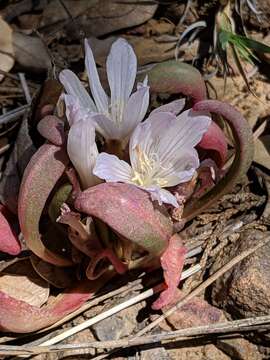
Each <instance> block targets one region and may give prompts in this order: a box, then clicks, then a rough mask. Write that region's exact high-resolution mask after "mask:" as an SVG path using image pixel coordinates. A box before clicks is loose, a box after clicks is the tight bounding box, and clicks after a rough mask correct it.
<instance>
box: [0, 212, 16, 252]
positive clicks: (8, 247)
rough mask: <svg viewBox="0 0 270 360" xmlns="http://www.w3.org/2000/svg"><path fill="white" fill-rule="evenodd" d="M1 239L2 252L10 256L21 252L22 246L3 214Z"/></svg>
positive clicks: (0, 220) (0, 223)
mask: <svg viewBox="0 0 270 360" xmlns="http://www.w3.org/2000/svg"><path fill="white" fill-rule="evenodd" d="M0 239H1V240H0V251H3V252H5V253H8V254H10V255H18V254H19V253H20V252H21V244H20V242H19V240H18V238H17V236H16V235H15V233H14V232H13V231H12V229H11V227H10V225H9V223H8V221H7V219H6V218H5V216H4V215H3V213H2V212H0Z"/></svg>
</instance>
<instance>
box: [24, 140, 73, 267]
mask: <svg viewBox="0 0 270 360" xmlns="http://www.w3.org/2000/svg"><path fill="white" fill-rule="evenodd" d="M68 163H69V159H68V157H67V154H66V152H65V151H64V150H63V149H62V148H60V147H58V146H55V145H52V144H44V145H42V146H41V147H40V148H39V149H38V151H37V152H36V153H35V154H34V155H33V157H32V158H31V160H30V162H29V163H28V165H27V167H26V169H25V172H24V175H23V179H22V183H21V187H20V193H19V200H18V215H19V222H20V227H21V232H22V234H23V236H24V239H25V242H26V245H27V246H28V248H29V249H30V250H32V251H33V253H35V254H36V255H37V256H39V257H40V258H41V259H42V260H44V261H47V262H49V263H51V264H55V265H59V266H69V265H71V261H69V260H68V259H66V258H64V257H62V256H60V255H58V254H56V253H53V252H51V251H50V250H48V249H47V248H46V247H45V246H44V244H43V242H42V240H41V236H40V232H39V220H40V217H41V214H42V212H43V209H44V206H45V204H46V201H47V199H48V197H49V195H50V193H51V191H52V190H53V188H54V186H55V184H56V183H57V181H58V180H59V179H60V177H61V176H62V175H63V173H64V171H65V168H66V166H67V164H68Z"/></svg>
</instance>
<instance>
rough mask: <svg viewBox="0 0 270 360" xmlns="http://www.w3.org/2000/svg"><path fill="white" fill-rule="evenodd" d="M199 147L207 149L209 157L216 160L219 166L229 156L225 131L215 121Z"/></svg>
mask: <svg viewBox="0 0 270 360" xmlns="http://www.w3.org/2000/svg"><path fill="white" fill-rule="evenodd" d="M198 147H199V149H203V150H206V153H207V158H212V159H213V160H215V162H216V164H217V166H218V167H219V168H221V167H222V166H223V165H224V163H225V161H226V158H227V141H226V138H225V135H224V133H223V131H222V130H221V128H220V127H219V126H218V125H217V124H216V123H215V122H214V121H212V122H211V125H210V126H209V128H208V131H207V132H206V133H205V134H204V135H203V138H202V140H201V141H200V143H199V144H198Z"/></svg>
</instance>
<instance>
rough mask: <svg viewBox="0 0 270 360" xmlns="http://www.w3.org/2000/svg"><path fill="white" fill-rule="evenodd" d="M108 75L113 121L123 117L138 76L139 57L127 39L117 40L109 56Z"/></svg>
mask: <svg viewBox="0 0 270 360" xmlns="http://www.w3.org/2000/svg"><path fill="white" fill-rule="evenodd" d="M106 65H107V76H108V81H109V85H110V89H111V114H112V119H113V121H117V120H118V119H121V117H122V114H123V110H124V106H125V103H126V102H127V100H128V98H129V96H130V94H131V91H132V88H133V85H134V82H135V77H136V72H137V59H136V55H135V53H134V50H133V49H132V47H131V45H129V43H128V42H127V41H126V40H125V39H121V38H120V39H118V40H116V41H115V42H114V43H113V44H112V47H111V51H110V53H109V56H108V58H107V63H106Z"/></svg>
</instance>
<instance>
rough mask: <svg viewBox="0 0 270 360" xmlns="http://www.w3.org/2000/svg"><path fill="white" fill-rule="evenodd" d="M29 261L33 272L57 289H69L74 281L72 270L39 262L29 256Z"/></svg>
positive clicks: (33, 256)
mask: <svg viewBox="0 0 270 360" xmlns="http://www.w3.org/2000/svg"><path fill="white" fill-rule="evenodd" d="M30 260H31V263H32V265H33V268H34V269H35V271H36V272H37V273H38V274H39V275H40V276H41V277H42V278H43V279H45V280H46V282H48V283H49V284H52V285H53V286H55V287H57V288H60V289H61V288H62V289H64V288H68V287H71V286H72V284H73V283H74V281H75V280H76V279H75V276H74V275H75V271H74V269H68V268H60V267H57V266H55V265H52V264H49V263H47V262H46V261H43V260H41V259H40V258H39V257H37V256H35V255H31V257H30Z"/></svg>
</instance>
